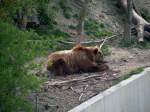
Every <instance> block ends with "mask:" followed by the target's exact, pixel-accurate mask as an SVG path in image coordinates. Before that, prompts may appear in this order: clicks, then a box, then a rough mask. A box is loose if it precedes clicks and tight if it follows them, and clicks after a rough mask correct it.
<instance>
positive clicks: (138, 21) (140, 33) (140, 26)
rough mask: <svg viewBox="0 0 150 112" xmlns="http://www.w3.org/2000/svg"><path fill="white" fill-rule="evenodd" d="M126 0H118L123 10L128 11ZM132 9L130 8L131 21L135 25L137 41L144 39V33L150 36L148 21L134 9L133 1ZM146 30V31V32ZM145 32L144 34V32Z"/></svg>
mask: <svg viewBox="0 0 150 112" xmlns="http://www.w3.org/2000/svg"><path fill="white" fill-rule="evenodd" d="M127 1H128V0H120V1H119V2H120V5H121V7H123V9H124V10H125V12H126V13H127V12H128V2H127ZM132 5H133V6H132V10H131V15H132V23H133V24H134V25H135V28H136V31H137V37H138V41H139V42H143V41H144V38H145V37H144V36H145V35H146V36H147V37H148V38H150V35H149V34H148V33H150V23H149V22H147V21H146V20H145V19H144V18H143V17H141V16H140V15H139V14H138V12H137V10H136V9H135V5H134V3H133V4H132ZM146 32H148V33H146ZM145 33H146V34H145Z"/></svg>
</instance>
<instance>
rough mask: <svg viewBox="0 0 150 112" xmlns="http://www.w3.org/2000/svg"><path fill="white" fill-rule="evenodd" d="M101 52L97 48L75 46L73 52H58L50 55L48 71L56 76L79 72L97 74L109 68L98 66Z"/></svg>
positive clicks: (102, 65)
mask: <svg viewBox="0 0 150 112" xmlns="http://www.w3.org/2000/svg"><path fill="white" fill-rule="evenodd" d="M98 57H99V52H98V48H97V47H83V46H81V45H77V46H75V47H74V48H73V49H71V50H66V51H58V52H54V53H52V54H50V55H49V57H48V64H47V70H49V71H52V72H54V74H56V75H65V74H69V73H79V72H96V71H102V70H105V69H106V68H108V67H107V66H106V65H105V66H104V64H98V63H97V59H98Z"/></svg>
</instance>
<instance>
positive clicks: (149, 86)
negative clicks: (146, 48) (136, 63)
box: [69, 68, 150, 112]
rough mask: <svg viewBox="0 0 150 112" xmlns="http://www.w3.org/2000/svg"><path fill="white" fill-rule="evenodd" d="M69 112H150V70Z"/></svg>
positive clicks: (147, 69)
mask: <svg viewBox="0 0 150 112" xmlns="http://www.w3.org/2000/svg"><path fill="white" fill-rule="evenodd" d="M69 112H150V68H146V69H145V70H144V71H143V72H142V73H140V74H136V75H134V76H132V77H131V78H129V79H127V80H124V81H122V82H120V83H119V84H117V85H115V86H113V87H111V88H110V89H108V90H106V91H104V92H103V93H101V94H98V95H97V96H95V97H93V98H91V99H89V100H88V101H86V102H84V103H82V104H81V105H79V106H77V107H75V108H74V109H72V110H70V111H69Z"/></svg>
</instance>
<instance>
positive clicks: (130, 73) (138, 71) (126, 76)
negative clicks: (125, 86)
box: [113, 67, 144, 85]
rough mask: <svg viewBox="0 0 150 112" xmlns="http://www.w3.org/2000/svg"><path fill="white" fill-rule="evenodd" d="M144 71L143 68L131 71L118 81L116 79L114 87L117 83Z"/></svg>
mask: <svg viewBox="0 0 150 112" xmlns="http://www.w3.org/2000/svg"><path fill="white" fill-rule="evenodd" d="M143 70H144V68H143V67H138V68H136V69H133V70H131V71H129V72H128V73H127V74H125V75H123V76H121V77H119V78H118V79H116V80H115V81H114V82H113V85H115V84H117V83H119V82H121V81H123V80H126V79H128V78H129V77H131V76H132V75H135V74H138V73H140V72H142V71H143Z"/></svg>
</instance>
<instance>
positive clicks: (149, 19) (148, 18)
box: [140, 8, 150, 22]
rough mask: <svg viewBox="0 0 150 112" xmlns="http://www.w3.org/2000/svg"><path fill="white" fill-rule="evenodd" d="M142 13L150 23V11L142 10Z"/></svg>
mask: <svg viewBox="0 0 150 112" xmlns="http://www.w3.org/2000/svg"><path fill="white" fill-rule="evenodd" d="M140 13H141V16H142V17H143V18H144V19H145V20H147V21H149V22H150V13H149V11H148V9H146V8H142V9H141V10H140Z"/></svg>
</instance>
